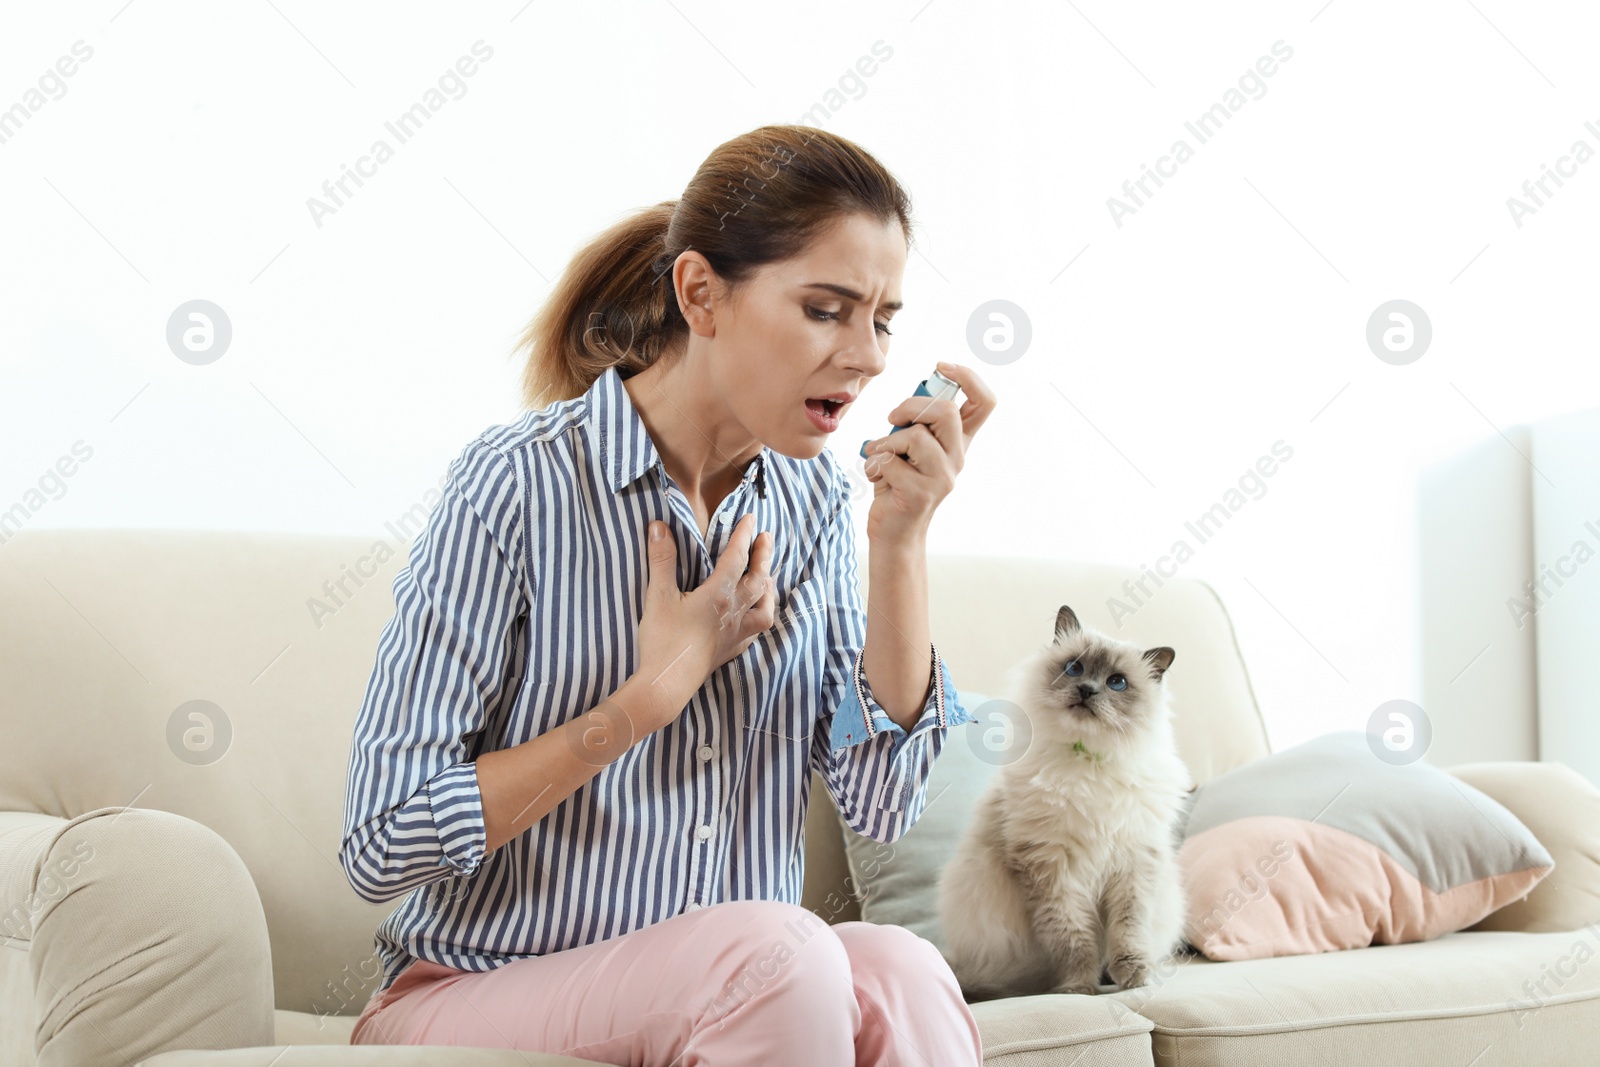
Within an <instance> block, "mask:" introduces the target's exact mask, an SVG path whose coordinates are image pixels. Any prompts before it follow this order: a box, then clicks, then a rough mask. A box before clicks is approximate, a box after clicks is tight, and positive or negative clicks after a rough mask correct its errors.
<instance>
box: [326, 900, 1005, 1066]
mask: <svg viewBox="0 0 1600 1067" xmlns="http://www.w3.org/2000/svg"><path fill="white" fill-rule="evenodd" d="M350 1043H351V1044H352V1045H377V1044H388V1045H476V1046H483V1047H489V1048H511V1049H518V1050H521V1051H524V1052H551V1053H558V1054H561V1055H566V1056H575V1057H577V1058H579V1059H588V1060H596V1061H598V1062H601V1063H613V1064H629V1065H635V1067H647V1065H648V1067H668V1065H672V1067H697V1065H701V1064H715V1065H723V1064H759V1065H760V1067H787V1065H791V1064H795V1065H798V1064H805V1065H806V1067H815V1065H818V1064H823V1065H828V1067H833V1065H839V1064H856V1065H858V1067H864V1065H868V1064H870V1065H874V1067H878V1065H885V1067H886V1065H891V1064H915V1065H918V1067H943V1065H956V1064H960V1065H963V1067H971V1065H975V1064H981V1063H982V1062H983V1045H982V1042H981V1040H980V1039H979V1037H978V1024H977V1022H976V1020H974V1019H973V1017H972V1012H971V1011H970V1010H969V1009H968V1007H967V1003H966V1001H965V1000H964V999H963V998H962V996H961V989H960V987H959V986H958V985H957V984H956V979H955V975H954V974H952V973H951V971H950V967H949V965H948V964H947V963H946V962H945V960H944V957H943V956H941V955H940V954H939V950H938V949H936V948H934V946H933V944H932V943H931V942H929V941H926V940H924V939H923V938H921V937H918V936H917V935H916V934H914V933H912V932H911V931H910V930H907V929H905V928H904V927H900V926H885V925H880V924H877V923H868V922H843V923H839V924H837V925H833V926H830V925H828V924H827V923H826V922H824V921H823V920H822V919H821V918H820V917H819V916H817V915H815V914H813V913H812V912H811V911H809V910H807V909H805V908H802V907H800V906H799V905H798V904H790V903H788V902H786V901H779V900H731V901H726V902H724V903H721V904H713V905H710V906H708V907H704V908H697V909H695V910H694V911H688V912H684V913H682V914H680V915H675V916H673V917H672V918H670V919H666V920H663V921H662V922H659V923H656V924H654V925H652V926H646V927H642V928H640V929H638V930H633V931H630V932H629V933H626V934H623V935H622V936H620V937H613V938H610V939H608V940H605V941H597V942H594V943H593V944H589V945H584V946H581V947H579V948H571V949H565V950H563V951H560V952H551V953H547V954H545V955H543V956H530V957H527V958H525V959H520V960H515V961H513V962H511V963H507V964H502V965H501V966H500V967H497V968H495V969H494V970H492V971H487V972H483V973H476V972H472V971H458V970H455V969H454V968H450V967H442V966H439V965H438V964H434V963H430V962H428V961H426V960H417V961H415V962H414V963H412V964H411V965H410V966H409V967H407V968H406V969H405V970H404V971H402V972H401V973H400V975H399V977H397V978H396V979H395V980H394V982H393V984H391V985H390V986H389V988H388V989H385V990H383V991H382V992H380V993H375V994H373V996H372V999H371V1000H370V1001H369V1002H368V1003H367V1006H366V1008H365V1009H364V1010H363V1011H362V1013H361V1017H360V1018H359V1019H358V1020H357V1021H356V1027H355V1031H354V1033H353V1034H352V1035H351V1037H350Z"/></svg>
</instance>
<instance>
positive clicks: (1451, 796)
mask: <svg viewBox="0 0 1600 1067" xmlns="http://www.w3.org/2000/svg"><path fill="white" fill-rule="evenodd" d="M1178 862H1179V866H1180V867H1181V869H1182V870H1183V875H1184V887H1185V891H1186V895H1187V898H1188V915H1187V923H1186V928H1185V936H1186V938H1187V939H1188V941H1189V943H1190V944H1192V945H1194V946H1195V947H1196V948H1197V949H1199V950H1200V951H1201V952H1203V953H1205V954H1206V955H1207V956H1209V957H1211V958H1212V959H1218V960H1242V959H1256V958H1260V957H1263V956H1283V955H1290V954H1295V953H1305V952H1326V951H1330V950H1333V949H1346V948H1357V947H1360V946H1363V945H1369V944H1397V943H1400V942H1405V941H1421V940H1425V939H1427V938H1430V937H1437V936H1439V935H1440V934H1445V933H1449V932H1450V931H1452V930H1459V929H1461V928H1463V927H1466V926H1470V925H1471V924H1473V923H1475V922H1477V921H1478V920H1479V919H1481V918H1483V917H1484V916H1485V915H1488V914H1489V913H1490V912H1492V911H1494V910H1495V909H1496V908H1499V907H1501V906H1503V905H1505V904H1506V903H1507V902H1509V901H1512V900H1516V899H1517V898H1519V897H1522V896H1525V895H1526V894H1527V892H1528V891H1529V889H1531V888H1532V887H1533V886H1534V885H1535V884H1537V883H1538V882H1539V880H1540V879H1541V878H1543V877H1545V875H1547V874H1548V873H1549V872H1550V869H1551V866H1552V864H1553V861H1552V860H1551V858H1550V854H1549V853H1548V852H1547V851H1545V849H1544V847H1543V846H1542V845H1541V844H1540V843H1539V840H1538V839H1537V838H1536V837H1534V836H1533V834H1532V833H1530V832H1529V830H1528V828H1527V827H1526V826H1524V825H1523V824H1522V823H1521V822H1520V821H1519V820H1518V819H1517V817H1516V816H1515V815H1513V814H1511V812H1509V811H1507V810H1506V809H1505V807H1504V806H1502V805H1500V804H1497V803H1496V802H1495V801H1494V800H1492V799H1491V798H1489V797H1487V796H1485V795H1484V794H1483V793H1481V792H1480V791H1478V790H1477V789H1474V788H1473V787H1472V786H1470V785H1468V784H1466V783H1465V782H1463V781H1460V780H1458V779H1456V778H1454V777H1452V776H1451V775H1448V774H1446V773H1445V772H1443V771H1441V770H1439V769H1438V768H1437V767H1431V766H1428V765H1427V764H1422V763H1412V764H1405V765H1396V764H1392V763H1390V762H1388V761H1386V760H1384V759H1380V758H1378V757H1377V756H1376V755H1375V754H1374V750H1373V749H1372V748H1371V747H1369V738H1368V736H1367V735H1366V734H1363V733H1360V732H1357V731H1343V732H1340V733H1332V734H1325V735H1324V736H1322V737H1318V738H1316V739H1314V740H1311V741H1307V742H1306V743H1304V744H1301V745H1296V746H1295V747H1293V748H1290V749H1286V750H1284V751H1283V752H1279V753H1277V754H1275V755H1272V756H1268V757H1267V758H1265V759H1261V760H1257V761H1256V762H1254V763H1251V764H1248V765H1246V766H1244V767H1240V768H1238V769H1236V770H1233V771H1230V772H1229V773H1227V774H1224V775H1222V776H1220V777H1218V778H1215V779H1213V780H1212V781H1210V782H1207V783H1206V784H1204V785H1203V786H1201V787H1200V789H1199V791H1198V792H1197V793H1196V794H1195V796H1194V800H1193V803H1192V806H1191V807H1190V810H1189V814H1188V818H1187V824H1186V826H1185V828H1184V841H1183V847H1182V849H1181V850H1180V852H1179V855H1178Z"/></svg>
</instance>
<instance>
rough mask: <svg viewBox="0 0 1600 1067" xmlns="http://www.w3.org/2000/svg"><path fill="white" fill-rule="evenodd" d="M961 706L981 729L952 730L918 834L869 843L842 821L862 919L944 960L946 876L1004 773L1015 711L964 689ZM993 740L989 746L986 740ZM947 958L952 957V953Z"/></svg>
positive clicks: (936, 768) (931, 775) (932, 772)
mask: <svg viewBox="0 0 1600 1067" xmlns="http://www.w3.org/2000/svg"><path fill="white" fill-rule="evenodd" d="M956 698H957V699H958V700H960V702H961V706H962V707H964V708H967V709H968V710H970V711H971V712H972V714H973V717H974V718H975V719H976V720H977V721H976V722H971V723H964V724H962V725H960V726H952V727H951V728H950V733H949V736H948V737H946V738H945V742H944V747H943V748H942V749H940V751H939V758H938V759H936V760H934V761H933V769H932V770H930V771H929V772H928V803H927V805H926V806H925V807H924V808H923V810H922V815H921V817H919V818H918V819H917V822H916V824H915V825H914V826H912V827H911V829H909V830H907V831H906V832H905V833H904V834H903V835H901V837H900V839H899V840H898V841H895V842H893V843H891V844H884V843H883V842H881V841H874V840H872V838H870V837H863V836H862V835H861V834H858V833H856V832H855V831H854V830H852V829H850V827H848V826H846V825H845V824H844V822H843V820H840V823H839V828H840V830H841V831H842V832H843V834H844V850H845V857H846V859H847V860H848V861H849V864H850V878H851V884H852V885H855V886H858V887H860V892H861V894H862V897H861V918H863V919H864V920H866V921H867V922H872V923H886V924H893V925H895V926H904V927H905V928H906V929H908V930H910V931H911V932H912V933H914V934H916V935H917V936H919V937H922V938H924V939H926V940H928V941H931V942H933V944H934V946H935V947H936V948H938V950H939V951H940V952H941V953H945V943H944V933H943V931H942V930H941V929H940V926H939V885H938V877H939V871H940V870H941V869H942V868H943V866H944V864H945V863H946V862H947V861H948V860H949V858H950V856H951V854H952V853H954V852H955V848H956V845H957V843H959V842H960V840H961V835H962V834H963V833H965V832H966V828H967V820H968V819H969V818H970V817H971V816H972V812H973V810H974V809H975V808H976V807H977V803H978V797H979V796H980V795H981V794H982V792H983V790H984V787H985V786H986V785H988V783H989V778H990V776H991V775H993V774H994V773H995V771H996V770H998V769H999V763H1000V754H1001V753H1002V752H1003V751H1004V748H1003V744H1004V741H1003V737H1001V736H999V735H1000V734H1001V731H1002V730H1003V729H1004V724H1003V723H1002V722H1001V720H1000V717H999V716H1000V715H1002V714H1003V710H1002V709H1004V708H1006V707H1009V706H1010V705H1008V704H1006V703H1004V702H1000V701H997V702H995V706H994V707H993V708H989V709H987V713H986V709H985V708H984V705H985V704H986V703H988V702H989V700H990V698H989V697H987V696H982V695H980V694H978V693H970V692H967V691H966V690H963V689H957V690H956ZM986 731H988V732H992V733H991V735H990V736H989V738H988V740H989V741H991V742H993V743H990V744H987V745H986V744H985V732H986ZM945 955H946V956H948V953H945Z"/></svg>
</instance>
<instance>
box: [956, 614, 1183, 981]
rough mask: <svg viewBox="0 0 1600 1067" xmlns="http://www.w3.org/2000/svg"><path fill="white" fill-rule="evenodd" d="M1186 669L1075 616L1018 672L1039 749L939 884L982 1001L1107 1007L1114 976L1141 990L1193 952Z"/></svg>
mask: <svg viewBox="0 0 1600 1067" xmlns="http://www.w3.org/2000/svg"><path fill="white" fill-rule="evenodd" d="M1174 656H1175V653H1174V652H1173V650H1172V649H1170V648H1166V647H1161V648H1152V649H1150V650H1148V651H1144V650H1141V649H1140V648H1139V647H1138V646H1137V645H1133V644H1130V643H1128V642H1126V641H1118V640H1115V639H1113V638H1110V637H1107V636H1106V635H1104V634H1102V633H1100V632H1099V631H1097V630H1087V629H1084V628H1083V627H1082V626H1081V625H1080V624H1079V622H1078V617H1077V615H1076V614H1074V613H1073V611H1072V609H1071V608H1069V607H1067V606H1066V605H1062V607H1061V609H1060V611H1058V612H1057V613H1056V629H1055V638H1054V640H1053V641H1052V642H1051V643H1050V644H1048V645H1044V646H1041V648H1040V650H1039V651H1038V652H1037V653H1035V654H1033V655H1031V656H1029V657H1028V658H1027V659H1025V660H1024V661H1022V662H1021V663H1019V664H1018V665H1017V666H1016V667H1014V668H1013V669H1012V673H1011V675H1010V683H1009V694H1008V695H1009V698H1010V700H1011V701H1012V702H1013V703H1014V704H1016V705H1017V706H1018V708H1019V709H1020V713H1021V714H1022V715H1023V716H1024V717H1025V720H1026V724H1027V727H1028V728H1029V730H1030V731H1031V738H1030V739H1029V740H1028V742H1027V746H1026V750H1025V751H1023V752H1021V754H1020V756H1019V755H1018V754H1017V753H1016V752H1009V753H1005V754H1004V758H1006V759H1007V760H1008V761H1009V762H1007V763H1006V764H1004V765H1003V766H1001V767H1000V768H999V769H998V770H997V771H996V772H995V775H994V778H993V780H992V781H991V782H990V783H989V785H988V787H987V789H986V791H985V792H984V794H983V796H982V798H981V800H980V801H979V803H978V806H977V809H976V811H975V812H974V814H973V818H972V821H971V823H970V824H969V825H968V827H967V832H966V835H965V837H963V839H962V841H961V843H960V845H959V846H958V848H957V850H956V852H955V854H954V856H953V857H952V858H951V860H950V862H949V863H948V864H947V865H946V866H945V868H944V870H943V872H942V873H941V875H940V879H939V913H940V923H941V926H942V928H943V930H944V936H945V943H946V950H947V955H948V957H949V962H950V964H951V969H952V970H953V971H954V972H955V974H956V977H957V979H958V980H959V982H960V984H961V989H962V992H963V993H964V994H966V996H967V999H968V1000H986V999H994V998H996V997H1006V996H1023V995H1028V994H1033V993H1089V994H1093V993H1098V992H1099V986H1100V981H1101V976H1102V968H1104V970H1105V972H1106V973H1108V974H1109V977H1110V980H1111V982H1112V983H1114V984H1115V985H1117V986H1119V987H1121V988H1124V989H1126V988H1131V987H1133V986H1140V985H1144V984H1145V983H1146V982H1147V981H1148V980H1149V977H1150V974H1151V971H1152V969H1153V968H1154V967H1155V966H1156V965H1157V964H1158V963H1160V961H1162V960H1163V959H1165V958H1166V957H1168V956H1169V955H1171V954H1173V953H1175V952H1178V951H1180V950H1181V949H1182V947H1183V936H1182V935H1183V913H1184V897H1183V887H1182V884H1181V882H1180V880H1179V874H1178V866H1177V857H1176V846H1177V842H1176V841H1175V840H1174V837H1175V824H1176V823H1177V821H1178V819H1179V817H1180V812H1181V811H1182V808H1183V803H1184V800H1185V794H1186V793H1188V792H1189V790H1190V788H1191V786H1190V777H1189V772H1188V768H1187V767H1186V766H1185V765H1184V763H1183V760H1182V759H1181V758H1180V757H1179V755H1178V753H1177V748H1176V746H1175V744H1174V742H1173V737H1172V728H1171V722H1170V716H1171V713H1170V711H1169V709H1168V706H1167V696H1166V686H1164V685H1162V682H1161V679H1162V675H1163V674H1164V673H1165V672H1166V669H1167V667H1168V666H1170V665H1171V663H1172V661H1173V658H1174ZM1074 661H1077V663H1078V664H1079V665H1080V667H1081V673H1078V674H1075V675H1072V674H1068V673H1067V671H1068V669H1069V665H1070V664H1072V663H1073V662H1074ZM1117 674H1121V675H1122V676H1123V677H1124V678H1125V679H1126V688H1124V689H1122V690H1120V691H1117V690H1113V689H1111V688H1109V687H1108V684H1107V683H1108V681H1109V680H1111V679H1112V677H1113V676H1114V675H1117ZM1013 714H1015V712H1013ZM1075 742H1081V749H1082V750H1075V748H1074V743H1075ZM1095 754H1098V758H1096V755H1095Z"/></svg>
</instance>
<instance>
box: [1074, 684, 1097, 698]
mask: <svg viewBox="0 0 1600 1067" xmlns="http://www.w3.org/2000/svg"><path fill="white" fill-rule="evenodd" d="M1098 692H1100V690H1099V689H1098V688H1097V687H1095V686H1092V685H1083V684H1081V683H1080V684H1079V686H1078V695H1079V696H1081V697H1084V698H1088V697H1092V696H1094V695H1095V694H1096V693H1098Z"/></svg>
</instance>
